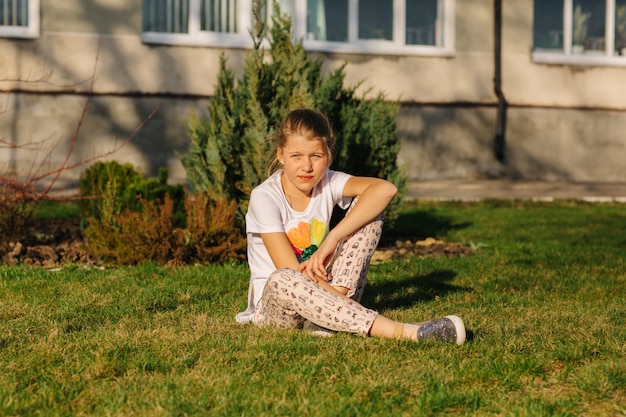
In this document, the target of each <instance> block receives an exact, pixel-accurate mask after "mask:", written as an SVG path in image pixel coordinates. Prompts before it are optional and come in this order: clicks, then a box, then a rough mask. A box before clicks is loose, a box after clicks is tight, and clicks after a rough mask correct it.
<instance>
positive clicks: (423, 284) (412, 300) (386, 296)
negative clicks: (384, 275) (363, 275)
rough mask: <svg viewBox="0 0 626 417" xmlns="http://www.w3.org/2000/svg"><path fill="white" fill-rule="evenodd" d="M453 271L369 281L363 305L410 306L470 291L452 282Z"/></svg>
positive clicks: (377, 308) (384, 307)
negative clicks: (398, 279)
mask: <svg viewBox="0 0 626 417" xmlns="http://www.w3.org/2000/svg"><path fill="white" fill-rule="evenodd" d="M455 276H456V274H455V273H454V272H452V271H435V272H432V273H430V274H428V275H423V276H414V277H411V278H408V279H404V280H402V282H398V281H387V282H383V283H378V282H373V283H368V284H367V286H366V287H365V293H364V294H363V299H362V302H363V305H364V306H366V307H368V308H371V309H373V310H376V311H381V310H384V309H392V310H393V309H398V308H408V307H411V306H413V305H414V304H416V303H420V302H426V301H434V300H437V299H438V298H440V297H444V296H445V295H447V294H450V293H458V292H470V291H472V289H471V288H466V287H459V286H456V285H453V284H452V283H451V281H452V280H454V278H455Z"/></svg>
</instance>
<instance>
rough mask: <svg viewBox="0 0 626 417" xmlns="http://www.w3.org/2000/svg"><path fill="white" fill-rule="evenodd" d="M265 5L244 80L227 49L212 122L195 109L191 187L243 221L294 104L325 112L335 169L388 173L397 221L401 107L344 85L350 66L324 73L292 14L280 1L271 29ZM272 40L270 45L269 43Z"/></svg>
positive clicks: (257, 11)
mask: <svg viewBox="0 0 626 417" xmlns="http://www.w3.org/2000/svg"><path fill="white" fill-rule="evenodd" d="M262 10H263V4H262V2H261V1H255V5H254V15H255V26H254V29H253V31H252V32H251V36H252V40H253V44H254V48H253V49H252V50H251V51H249V52H248V54H247V57H246V63H245V68H244V72H243V76H242V78H241V79H240V80H235V76H234V74H233V72H232V71H231V70H230V69H229V68H228V67H227V62H226V58H225V56H224V55H222V57H221V59H220V71H219V75H218V80H217V85H216V89H215V96H214V97H213V98H212V99H211V101H210V103H209V116H210V118H209V120H202V119H201V118H199V117H198V116H197V115H192V116H191V117H190V119H189V122H188V130H189V136H190V138H191V145H190V148H189V153H188V155H186V156H184V157H182V163H183V165H184V167H185V170H186V173H187V180H188V182H189V185H190V186H191V188H192V189H193V190H195V191H208V192H209V194H210V195H211V196H212V197H213V198H214V199H215V200H216V201H217V200H218V199H220V198H222V197H226V198H227V199H228V200H229V201H232V200H235V201H236V202H237V204H238V209H239V212H238V221H239V222H240V225H241V226H242V227H243V223H244V214H245V212H246V210H247V205H248V199H249V196H250V192H251V190H252V189H253V188H254V187H256V186H257V185H258V184H260V183H261V182H262V181H263V179H265V168H266V166H267V162H268V161H267V158H268V157H269V156H270V152H271V150H272V141H271V140H269V139H270V138H271V137H272V135H273V134H274V133H275V131H276V129H277V128H278V126H279V125H280V123H281V121H282V120H283V118H284V117H285V116H286V114H287V113H288V112H289V111H290V110H293V109H296V108H301V107H310V108H315V109H318V110H320V111H322V112H324V113H325V114H326V115H327V116H328V118H329V119H330V121H331V123H332V125H333V128H334V129H335V131H336V136H337V150H336V155H335V159H334V162H333V166H332V168H333V169H337V170H341V171H345V172H348V173H351V174H354V175H363V176H374V177H380V178H386V179H388V180H390V181H391V182H393V183H394V184H395V185H396V186H397V187H398V189H399V190H400V192H399V193H398V196H397V197H396V199H394V201H393V202H392V204H391V205H390V206H389V208H388V210H387V212H386V219H387V221H388V222H389V221H391V222H393V220H394V219H395V218H396V217H397V213H398V208H399V204H400V203H401V201H402V198H403V196H404V193H405V190H406V177H405V174H404V173H403V171H402V170H401V169H399V168H398V167H397V163H396V158H397V154H398V152H399V150H400V144H399V142H398V140H397V137H396V121H395V119H396V114H397V110H398V105H397V104H396V103H389V102H387V101H386V100H385V97H384V95H383V94H382V93H379V94H378V95H377V96H376V97H374V98H373V99H369V100H366V99H365V98H363V97H358V96H357V93H356V90H357V88H358V85H357V86H353V87H346V86H345V85H344V84H345V82H344V80H345V72H344V67H345V65H344V66H343V67H340V68H339V69H337V70H335V71H333V72H332V73H330V74H329V75H328V77H327V78H324V77H323V76H322V71H321V68H322V61H321V59H319V58H318V59H316V60H311V59H310V58H309V57H308V54H307V52H306V51H305V50H304V48H303V46H302V42H301V41H293V37H292V33H291V29H292V24H291V19H290V18H289V16H287V15H282V14H281V13H280V9H279V7H278V4H277V3H275V4H274V12H273V18H272V25H271V27H270V28H269V33H268V30H267V26H266V25H265V23H264V19H263V17H262ZM266 39H267V41H268V44H269V49H268V50H266V49H265V48H264V47H263V41H264V40H266Z"/></svg>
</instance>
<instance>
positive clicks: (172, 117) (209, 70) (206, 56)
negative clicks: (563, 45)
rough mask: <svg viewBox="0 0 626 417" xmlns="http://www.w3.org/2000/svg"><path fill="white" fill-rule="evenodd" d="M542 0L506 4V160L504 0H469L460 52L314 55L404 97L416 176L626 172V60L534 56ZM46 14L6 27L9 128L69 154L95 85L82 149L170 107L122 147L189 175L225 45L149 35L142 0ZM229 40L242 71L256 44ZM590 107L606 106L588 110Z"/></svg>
mask: <svg viewBox="0 0 626 417" xmlns="http://www.w3.org/2000/svg"><path fill="white" fill-rule="evenodd" d="M532 4H533V2H532V0H521V1H516V2H507V1H505V2H504V9H503V14H504V15H503V21H504V25H503V32H502V35H503V44H502V46H503V67H502V69H503V72H502V76H503V90H504V94H505V96H506V99H507V101H508V103H509V105H510V107H509V110H508V129H507V142H506V145H507V164H506V165H501V164H500V163H499V162H498V161H496V160H495V158H494V157H493V155H492V142H493V136H494V132H495V118H496V110H495V103H496V97H495V94H494V92H493V77H494V70H493V68H494V63H493V60H494V59H493V52H492V49H493V42H494V39H493V9H492V7H493V1H492V0H463V1H460V0H458V1H456V5H455V15H456V24H455V31H456V35H455V48H456V51H455V53H454V54H453V56H450V57H423V56H394V55H385V56H374V55H348V54H322V55H319V54H311V55H312V56H314V57H316V56H322V58H323V59H324V68H325V70H331V69H333V68H336V67H337V66H339V65H341V64H342V63H344V62H348V65H347V67H346V79H347V82H348V83H349V84H356V83H359V82H361V81H363V84H362V87H361V88H362V90H361V91H366V90H367V89H372V91H374V92H378V91H382V92H384V93H385V94H386V96H387V97H388V98H389V99H390V100H399V101H401V102H402V103H403V107H402V108H401V110H400V113H399V116H398V132H399V135H400V138H401V140H402V143H403V147H402V151H401V154H400V156H399V160H400V163H402V164H404V165H405V166H406V168H407V173H408V174H409V177H410V178H412V179H430V178H466V177H480V176H499V175H514V176H517V177H521V178H539V179H541V178H545V179H573V180H581V181H602V180H611V181H626V170H624V169H623V163H622V162H621V161H623V160H626V135H622V134H621V132H622V131H623V129H624V127H625V126H624V118H625V117H626V113H624V111H626V83H624V82H623V80H624V79H626V67H580V66H566V65H545V64H537V63H533V62H532V60H531V54H530V51H531V47H532V32H531V30H532V14H533V11H532ZM41 16H42V18H41V27H42V35H41V37H39V38H38V39H35V40H14V39H0V52H1V53H2V57H3V59H2V60H0V138H2V139H3V140H5V141H8V142H11V143H15V144H24V143H30V142H32V141H33V140H43V139H49V138H54V139H55V140H56V141H57V145H56V146H57V149H55V150H54V152H53V155H54V157H53V158H52V160H57V161H62V160H63V159H64V157H65V153H66V151H67V149H69V146H70V144H71V137H72V135H73V131H74V130H75V128H76V124H77V122H78V120H79V118H80V115H81V112H82V106H83V105H84V103H85V100H86V96H85V94H86V93H87V92H89V91H90V89H92V91H93V93H94V97H92V104H91V105H90V107H89V109H88V113H87V117H86V119H85V123H84V125H83V126H82V128H81V131H80V135H79V139H80V140H79V145H78V147H77V150H76V152H77V153H76V155H74V157H73V160H81V158H84V157H85V156H88V155H91V154H93V151H94V150H96V151H97V150H107V149H110V146H109V145H110V144H112V143H116V142H115V141H116V140H120V139H123V138H126V137H127V136H128V135H129V134H130V133H131V132H132V131H133V130H134V129H135V127H136V126H138V125H139V123H141V121H142V120H143V119H144V118H145V117H146V115H147V114H149V113H150V111H151V110H152V109H153V108H155V107H156V106H158V105H162V106H163V107H161V109H160V110H159V112H158V113H157V115H156V116H155V117H154V118H153V119H152V120H151V121H150V122H149V123H148V124H147V125H146V127H145V128H144V129H143V130H142V131H140V132H139V133H138V135H137V137H136V138H135V139H134V140H133V141H132V142H131V144H129V145H127V146H126V147H124V149H123V150H122V151H120V152H118V153H116V154H115V155H112V157H114V158H116V159H120V160H124V161H130V162H134V163H135V164H136V165H138V166H139V167H140V168H141V169H143V170H144V171H145V172H146V173H148V174H155V173H156V171H157V170H158V168H159V166H168V167H170V169H171V170H172V174H173V177H174V179H175V180H176V181H184V171H183V170H182V168H181V167H180V164H179V162H178V158H177V156H176V153H175V152H184V151H185V149H186V146H187V144H188V140H187V138H186V128H185V118H186V115H187V112H188V111H189V109H194V110H195V111H198V112H201V113H202V112H204V111H205V106H206V103H207V102H208V99H209V97H210V96H211V95H212V94H213V91H214V84H215V82H216V79H217V73H218V64H219V56H220V54H221V53H222V52H224V51H223V50H222V49H220V48H209V47H181V46H162V45H147V44H144V43H142V42H141V38H140V35H141V1H140V0H133V1H128V0H93V1H90V2H84V1H81V0H41ZM225 52H226V55H227V57H228V64H229V66H230V67H231V68H233V69H234V70H235V71H236V72H237V73H240V72H241V69H242V67H243V63H244V60H245V51H244V50H241V49H231V50H228V51H225ZM94 71H95V73H94ZM93 74H95V76H94V77H93V78H92V75H93ZM92 79H93V86H92V85H91V80H92ZM38 93H42V94H43V95H39V94H38ZM587 108H599V109H600V110H594V111H582V110H584V109H587ZM29 158H30V159H29ZM31 160H32V154H30V155H29V152H25V151H24V152H23V151H16V150H14V149H13V150H9V149H7V148H1V147H0V164H4V166H5V167H7V166H11V167H17V169H18V170H22V171H23V169H29V167H30V166H32V164H30V162H32V161H31ZM1 168H2V166H0V169H1ZM72 175H74V176H76V175H77V174H72Z"/></svg>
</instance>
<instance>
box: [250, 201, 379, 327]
mask: <svg viewBox="0 0 626 417" xmlns="http://www.w3.org/2000/svg"><path fill="white" fill-rule="evenodd" d="M355 202H356V201H355ZM355 202H353V204H352V205H354V203H355ZM382 228H383V216H382V214H381V215H380V216H378V217H377V218H376V219H374V220H372V221H371V222H370V223H368V224H366V225H365V226H363V227H362V228H361V229H359V230H357V231H356V232H354V233H353V234H352V235H350V236H348V238H346V239H345V240H344V241H343V242H341V243H340V244H339V246H338V247H337V250H336V252H335V255H334V257H333V260H332V261H331V263H330V264H329V266H328V271H329V274H328V276H329V281H328V283H329V284H330V285H332V286H334V287H346V288H348V293H347V296H348V297H349V298H350V299H346V298H344V297H340V296H338V295H336V294H334V293H331V292H329V291H327V290H325V289H323V288H322V287H320V286H319V285H318V284H317V283H315V282H314V281H312V280H311V279H310V278H309V277H308V276H306V275H304V274H301V273H299V272H297V271H295V270H293V269H279V270H277V271H275V272H273V273H272V274H271V275H270V276H269V277H268V280H267V283H266V284H265V288H264V290H263V296H262V297H261V300H260V303H259V305H258V306H257V310H256V313H255V318H254V322H255V323H256V324H257V325H259V326H276V327H280V328H284V329H290V328H297V327H300V326H302V323H303V322H304V320H309V321H310V322H312V323H315V324H317V325H318V326H321V327H324V328H327V329H331V330H335V331H340V332H350V333H356V334H359V335H361V336H367V335H368V333H369V330H370V327H372V323H373V322H374V319H375V318H376V317H377V316H378V313H377V312H375V311H374V310H370V309H368V308H365V307H363V306H362V305H361V304H359V302H360V301H361V297H362V295H363V290H364V288H365V280H366V276H367V270H368V268H369V263H370V259H371V257H372V255H373V254H374V250H376V246H377V245H378V241H379V240H380V235H381V233H382Z"/></svg>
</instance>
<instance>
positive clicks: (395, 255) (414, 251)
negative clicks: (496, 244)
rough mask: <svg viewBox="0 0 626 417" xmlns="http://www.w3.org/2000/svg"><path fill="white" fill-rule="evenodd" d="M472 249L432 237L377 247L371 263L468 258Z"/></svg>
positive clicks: (399, 241)
mask: <svg viewBox="0 0 626 417" xmlns="http://www.w3.org/2000/svg"><path fill="white" fill-rule="evenodd" d="M471 253H472V249H471V248H470V247H468V246H464V245H463V244H461V243H458V242H444V241H443V240H438V239H435V238H432V237H429V238H426V239H423V240H416V241H412V240H404V241H401V240H398V241H396V242H395V245H394V246H392V247H379V248H378V249H377V250H376V252H374V256H372V260H371V263H372V264H376V263H382V262H387V261H390V260H394V259H402V258H410V257H455V256H469V255H471Z"/></svg>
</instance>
